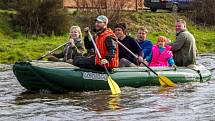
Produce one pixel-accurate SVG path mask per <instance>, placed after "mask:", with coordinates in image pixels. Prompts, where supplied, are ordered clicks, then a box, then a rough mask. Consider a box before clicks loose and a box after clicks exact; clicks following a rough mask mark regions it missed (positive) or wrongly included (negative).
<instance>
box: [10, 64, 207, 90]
mask: <svg viewBox="0 0 215 121" xmlns="http://www.w3.org/2000/svg"><path fill="white" fill-rule="evenodd" d="M152 69H153V70H155V71H156V72H157V73H159V74H160V75H164V76H166V77H168V78H169V79H171V80H172V81H173V82H174V83H186V82H205V81H208V80H209V79H210V78H211V73H210V71H209V70H207V69H206V68H205V67H204V66H202V65H192V66H190V67H178V68H177V69H174V68H171V67H153V68H152ZM13 72H14V74H15V76H16V77H17V80H18V81H19V82H20V84H21V85H22V86H23V87H25V88H26V89H27V90H30V91H41V90H49V91H54V92H62V91H95V90H109V89H110V87H109V86H108V83H107V81H106V78H107V76H106V74H105V73H104V72H101V71H96V70H90V69H83V68H79V67H76V66H73V65H71V64H68V63H64V62H49V61H32V62H17V63H15V64H14V65H13ZM110 74H111V76H112V78H113V80H115V81H116V83H117V84H118V85H119V86H120V87H124V86H129V87H141V86H156V85H159V81H158V78H157V77H156V76H155V75H154V74H153V73H152V72H151V71H150V70H148V69H147V68H146V67H124V68H116V69H113V71H112V72H110Z"/></svg>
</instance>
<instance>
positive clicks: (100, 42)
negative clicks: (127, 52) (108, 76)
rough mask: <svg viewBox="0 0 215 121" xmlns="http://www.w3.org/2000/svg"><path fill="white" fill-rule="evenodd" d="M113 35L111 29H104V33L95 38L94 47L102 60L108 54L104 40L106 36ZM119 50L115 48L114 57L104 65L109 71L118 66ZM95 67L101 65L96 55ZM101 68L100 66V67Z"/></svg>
mask: <svg viewBox="0 0 215 121" xmlns="http://www.w3.org/2000/svg"><path fill="white" fill-rule="evenodd" d="M113 35H114V33H113V31H112V30H111V29H109V28H108V29H106V30H105V31H104V32H102V33H101V34H99V35H98V36H97V37H96V40H95V41H96V46H97V48H98V50H99V52H100V54H101V56H102V59H105V57H106V55H107V54H108V50H107V47H106V45H105V41H106V38H107V37H108V36H113ZM118 55H119V49H118V46H117V48H116V52H115V55H114V57H113V58H112V60H111V61H109V62H108V63H107V64H106V67H107V68H109V69H112V68H117V67H118V66H119V56H118ZM95 59H96V60H95V61H96V65H101V64H100V59H99V56H98V54H96V58H95ZM101 66H102V65H101Z"/></svg>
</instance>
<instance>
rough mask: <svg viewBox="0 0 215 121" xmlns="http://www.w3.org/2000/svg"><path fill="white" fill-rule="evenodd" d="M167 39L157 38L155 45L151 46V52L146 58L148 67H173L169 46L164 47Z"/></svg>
mask: <svg viewBox="0 0 215 121" xmlns="http://www.w3.org/2000/svg"><path fill="white" fill-rule="evenodd" d="M166 43H167V38H166V37H164V36H160V37H158V41H157V44H155V45H153V47H152V52H151V53H150V55H149V56H147V57H146V61H147V62H149V66H162V67H165V66H172V67H176V66H175V62H174V59H173V54H172V52H171V51H170V49H171V46H169V45H166Z"/></svg>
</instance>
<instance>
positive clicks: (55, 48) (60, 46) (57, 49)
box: [37, 42, 69, 60]
mask: <svg viewBox="0 0 215 121" xmlns="http://www.w3.org/2000/svg"><path fill="white" fill-rule="evenodd" d="M68 43H69V42H66V43H64V44H62V45H60V46H58V47H57V48H55V49H53V50H51V51H50V52H48V53H46V54H44V55H43V56H41V57H40V58H38V59H37V60H41V59H43V58H44V57H46V56H47V55H48V54H49V53H53V52H54V51H56V50H58V49H59V48H61V47H62V46H65V45H66V44H68Z"/></svg>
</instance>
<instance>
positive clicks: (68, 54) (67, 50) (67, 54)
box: [53, 40, 85, 61]
mask: <svg viewBox="0 0 215 121" xmlns="http://www.w3.org/2000/svg"><path fill="white" fill-rule="evenodd" d="M84 53H85V48H84V44H83V42H82V41H81V40H78V41H76V42H75V46H74V47H71V43H68V44H67V45H66V46H65V47H64V51H63V52H61V53H54V54H53V55H54V56H55V57H57V58H63V61H66V60H69V59H74V57H76V56H83V55H84Z"/></svg>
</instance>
